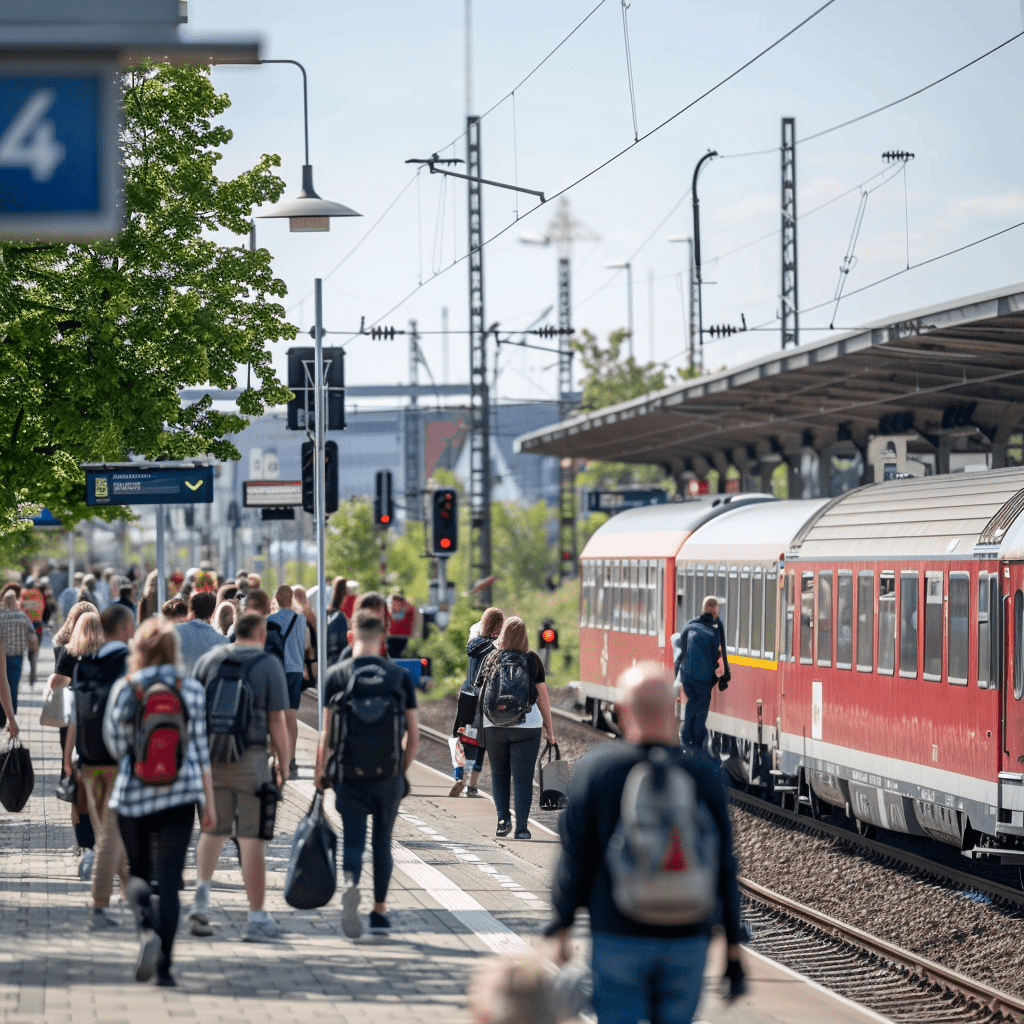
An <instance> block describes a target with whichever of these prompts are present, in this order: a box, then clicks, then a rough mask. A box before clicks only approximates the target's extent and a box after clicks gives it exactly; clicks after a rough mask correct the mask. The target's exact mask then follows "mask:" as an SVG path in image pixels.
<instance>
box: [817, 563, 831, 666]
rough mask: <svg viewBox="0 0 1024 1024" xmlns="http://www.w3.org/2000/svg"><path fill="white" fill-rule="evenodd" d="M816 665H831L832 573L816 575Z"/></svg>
mask: <svg viewBox="0 0 1024 1024" xmlns="http://www.w3.org/2000/svg"><path fill="white" fill-rule="evenodd" d="M818 664H819V665H825V666H828V665H831V664H832V571H831V570H828V571H827V572H819V573H818Z"/></svg>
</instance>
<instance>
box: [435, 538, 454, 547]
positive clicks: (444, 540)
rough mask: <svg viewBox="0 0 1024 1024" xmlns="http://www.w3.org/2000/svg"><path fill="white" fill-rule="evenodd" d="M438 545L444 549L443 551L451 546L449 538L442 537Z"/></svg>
mask: <svg viewBox="0 0 1024 1024" xmlns="http://www.w3.org/2000/svg"><path fill="white" fill-rule="evenodd" d="M438 545H439V546H440V547H442V548H444V549H445V550H447V549H448V548H450V547H451V546H452V542H451V540H449V538H447V537H442V538H441V539H440V541H438Z"/></svg>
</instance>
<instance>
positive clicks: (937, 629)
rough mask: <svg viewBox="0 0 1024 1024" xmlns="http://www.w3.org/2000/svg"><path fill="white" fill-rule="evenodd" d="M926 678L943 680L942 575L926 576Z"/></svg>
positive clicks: (934, 573) (936, 573)
mask: <svg viewBox="0 0 1024 1024" xmlns="http://www.w3.org/2000/svg"><path fill="white" fill-rule="evenodd" d="M924 677H925V679H942V573H941V572H926V573H925V574H924Z"/></svg>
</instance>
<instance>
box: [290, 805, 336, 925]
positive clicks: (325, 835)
mask: <svg viewBox="0 0 1024 1024" xmlns="http://www.w3.org/2000/svg"><path fill="white" fill-rule="evenodd" d="M337 855H338V836H337V835H336V833H335V831H334V829H333V828H331V826H330V823H329V822H328V821H327V818H326V816H325V815H324V794H323V790H317V792H316V793H315V794H314V796H313V802H312V803H311V804H310V805H309V810H308V811H306V816H305V817H304V818H303V819H302V820H301V821H300V822H299V824H298V825H297V826H296V828H295V835H294V836H293V838H292V852H291V856H290V857H289V859H288V872H287V874H286V875H285V878H284V899H285V902H286V903H287V904H288V905H289V906H290V907H295V909H296V910H315V909H316V908H317V907H323V906H326V904H328V903H329V902H330V901H331V897H332V896H334V890H335V889H336V888H337V885H338V868H337Z"/></svg>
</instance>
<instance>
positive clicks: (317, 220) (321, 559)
mask: <svg viewBox="0 0 1024 1024" xmlns="http://www.w3.org/2000/svg"><path fill="white" fill-rule="evenodd" d="M260 63H261V64H294V65H295V67H297V68H298V69H299V70H300V71H301V72H302V119H303V127H304V131H305V136H304V137H305V144H306V150H305V152H306V162H305V163H304V164H303V165H302V192H301V193H299V195H298V196H297V197H296V198H295V199H286V200H284V202H281V203H277V204H276V205H274V206H272V207H271V208H270V209H269V210H268V211H267V212H266V213H261V214H260V215H259V216H260V218H261V219H263V218H268V219H274V218H281V217H287V218H288V224H289V229H290V230H291V231H329V230H330V228H331V223H330V218H331V217H361V216H362V214H360V213H356V211H355V210H351V209H349V208H348V207H347V206H342V205H341V203H332V202H330V201H329V200H327V199H321V198H320V197H319V196H318V195H317V194H316V190H315V189H314V188H313V166H312V164H310V162H309V100H308V96H307V91H306V69H305V68H304V67H303V66H302V65H301V64H300V63H299V62H298V61H297V60H261V61H260ZM249 238H250V245H253V244H254V242H255V238H254V232H253V231H251V232H250V236H249ZM313 288H314V303H315V307H316V322H315V327H314V330H313V339H314V346H315V347H314V357H313V358H314V362H315V363H316V367H315V373H314V380H313V389H314V391H313V393H314V396H315V397H314V430H313V448H314V464H315V467H316V471H315V473H314V474H313V519H314V523H315V525H316V578H317V597H316V621H317V629H316V657H317V673H318V678H317V688H316V689H317V725H318V726H319V725H320V723H321V722H322V721H323V713H324V689H323V683H322V680H323V673H324V671H325V670H326V668H327V585H326V572H327V567H326V561H327V558H326V538H325V533H326V528H327V524H326V522H325V519H326V514H327V513H326V500H325V497H326V493H327V479H326V472H325V468H324V459H325V456H324V443H325V437H324V435H325V434H326V429H325V428H326V424H325V416H326V412H325V407H326V402H325V401H324V349H323V333H324V326H323V281H322V279H321V278H319V277H318V278H316V280H315V281H314V285H313Z"/></svg>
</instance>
